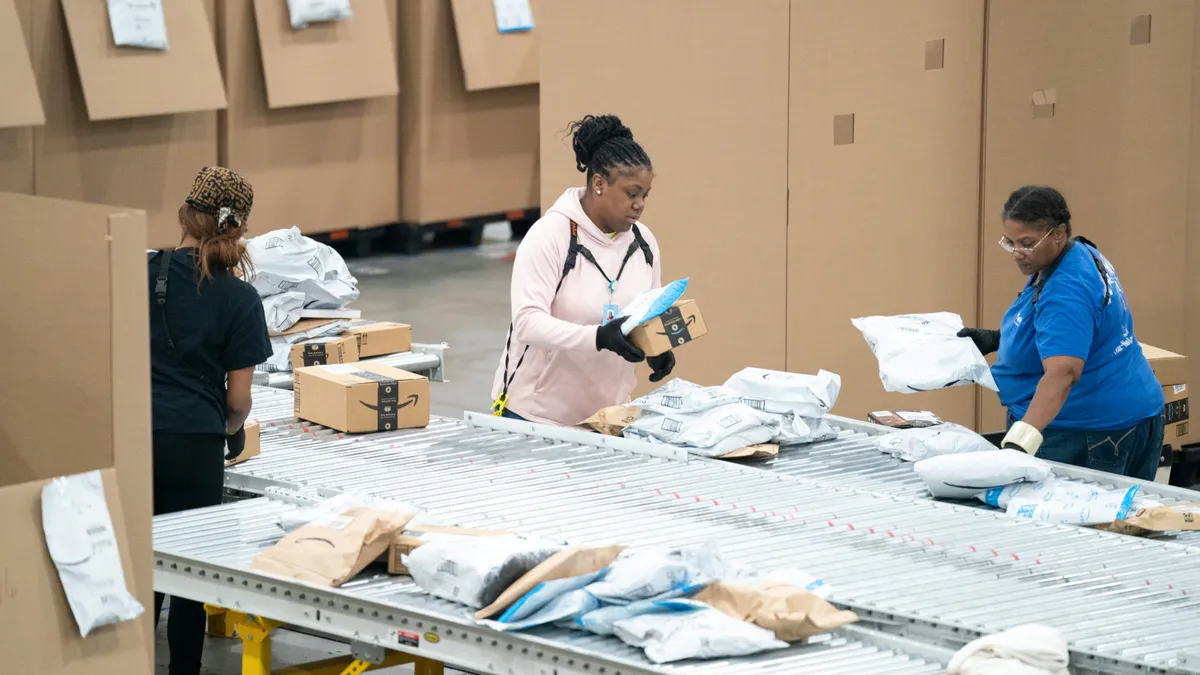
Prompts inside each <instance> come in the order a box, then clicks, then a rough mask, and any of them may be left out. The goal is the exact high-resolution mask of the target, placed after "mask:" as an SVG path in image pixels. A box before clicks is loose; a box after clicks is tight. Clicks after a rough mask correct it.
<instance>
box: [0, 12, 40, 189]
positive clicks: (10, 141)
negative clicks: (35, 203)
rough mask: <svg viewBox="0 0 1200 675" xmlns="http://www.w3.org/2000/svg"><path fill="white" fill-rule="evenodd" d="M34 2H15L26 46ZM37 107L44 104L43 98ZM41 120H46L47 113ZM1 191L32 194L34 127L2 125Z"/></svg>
mask: <svg viewBox="0 0 1200 675" xmlns="http://www.w3.org/2000/svg"><path fill="white" fill-rule="evenodd" d="M32 3H33V0H15V4H14V7H15V8H16V9H17V16H18V19H19V20H20V25H21V36H22V40H23V42H24V44H25V45H27V46H28V45H29V44H30V40H31V38H32V36H33V32H32V24H31V21H30V14H31V12H32ZM27 48H28V47H27ZM26 58H28V52H26ZM35 85H36V83H35ZM38 107H39V108H40V107H41V97H39V98H38ZM42 122H43V123H44V122H45V115H44V114H43V118H42ZM0 192H18V193H21V194H33V129H31V128H29V127H7V128H0Z"/></svg>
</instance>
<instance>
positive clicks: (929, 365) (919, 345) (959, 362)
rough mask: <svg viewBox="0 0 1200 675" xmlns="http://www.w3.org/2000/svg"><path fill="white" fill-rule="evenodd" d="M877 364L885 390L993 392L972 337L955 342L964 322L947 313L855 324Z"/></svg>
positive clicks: (876, 318)
mask: <svg viewBox="0 0 1200 675" xmlns="http://www.w3.org/2000/svg"><path fill="white" fill-rule="evenodd" d="M852 322H853V323H854V327H855V328H857V329H859V330H860V331H862V334H863V337H864V338H865V339H866V341H867V345H868V346H870V347H871V351H872V352H873V353H874V354H875V357H876V358H877V359H878V360H879V379H880V380H881V381H882V382H883V388H884V389H885V390H887V391H891V392H898V393H901V394H911V393H915V392H922V391H934V390H937V389H946V388H947V387H958V386H963V385H968V384H979V385H981V386H984V387H987V388H988V389H991V390H992V391H997V388H996V381H995V380H994V379H992V371H991V369H990V368H989V367H988V363H987V360H985V359H984V358H983V354H982V353H980V351H979V348H978V347H976V346H975V343H974V342H972V341H971V339H970V338H960V337H958V331H960V330H962V328H963V322H962V317H960V316H959V315H957V314H951V313H949V312H937V313H934V314H904V315H901V316H868V317H864V318H861V319H853V320H852Z"/></svg>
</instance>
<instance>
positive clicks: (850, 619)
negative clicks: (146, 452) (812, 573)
mask: <svg viewBox="0 0 1200 675" xmlns="http://www.w3.org/2000/svg"><path fill="white" fill-rule="evenodd" d="M695 599H696V600H698V601H700V602H703V603H706V604H709V605H711V606H712V607H713V608H715V609H718V610H720V611H721V612H723V613H725V614H727V615H729V616H731V617H733V618H735V619H741V620H742V621H746V622H748V623H752V624H754V625H755V626H758V627H760V628H765V629H767V630H769V631H773V632H774V633H775V637H777V638H779V639H780V640H783V641H784V642H796V641H797V640H803V639H805V638H810V637H812V636H814V635H822V634H824V633H828V632H829V631H831V630H834V629H837V628H841V627H842V626H845V625H846V624H849V623H854V622H855V621H858V615H857V614H855V613H854V612H851V611H847V610H840V609H838V608H836V607H834V606H833V605H831V604H829V603H828V602H826V601H825V600H822V599H821V598H819V597H817V596H816V595H814V594H812V593H809V592H808V591H806V590H804V589H803V588H800V587H799V586H789V585H784V584H775V583H771V582H766V583H761V584H754V585H742V584H731V583H726V582H723V581H719V582H717V583H714V584H711V585H709V586H708V587H707V588H705V589H704V590H703V591H700V594H699V595H697V596H696V598H695Z"/></svg>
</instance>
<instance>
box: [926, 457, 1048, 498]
mask: <svg viewBox="0 0 1200 675" xmlns="http://www.w3.org/2000/svg"><path fill="white" fill-rule="evenodd" d="M913 469H914V470H915V471H916V472H917V475H918V476H920V477H921V480H923V481H925V485H926V486H927V487H928V488H929V492H930V494H932V495H933V496H934V497H936V498H939V499H971V498H973V497H977V496H979V495H980V494H983V493H984V492H987V491H988V490H990V489H992V488H996V487H1004V486H1006V485H1012V484H1013V483H1020V482H1023V481H1024V482H1029V483H1037V482H1040V481H1044V480H1046V479H1047V478H1049V477H1050V473H1051V471H1050V465H1049V464H1047V463H1046V462H1045V461H1043V460H1040V459H1038V458H1036V457H1031V456H1030V455H1027V454H1025V453H1023V452H1016V451H1014V450H987V451H984V452H968V453H965V454H956V455H941V456H939V457H931V458H929V459H923V460H921V461H919V462H917V463H916V464H914V465H913Z"/></svg>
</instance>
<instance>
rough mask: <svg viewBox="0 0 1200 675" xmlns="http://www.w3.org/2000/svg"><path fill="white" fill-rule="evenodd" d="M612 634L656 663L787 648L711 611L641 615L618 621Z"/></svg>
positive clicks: (761, 631)
mask: <svg viewBox="0 0 1200 675" xmlns="http://www.w3.org/2000/svg"><path fill="white" fill-rule="evenodd" d="M697 604H699V603H697ZM613 630H614V632H615V634H616V636H617V637H618V638H620V639H621V641H622V642H624V643H625V644H628V645H631V646H634V647H640V648H642V649H644V650H645V652H646V658H648V659H650V660H651V661H653V662H654V663H673V662H675V661H682V660H684V659H718V658H728V657H733V656H749V655H751V654H758V653H759V652H765V651H769V650H772V649H784V648H786V647H787V646H788V645H787V643H786V642H783V641H782V640H779V639H777V638H776V637H775V634H774V633H772V632H771V631H769V630H766V629H765V628H759V627H758V626H755V625H753V624H750V623H746V622H745V621H741V620H739V619H735V618H733V617H731V616H727V615H726V614H724V613H722V612H719V611H717V610H715V609H712V608H711V607H710V608H701V609H694V610H692V611H680V612H670V613H665V614H642V615H640V616H636V617H633V618H631V619H625V620H622V621H617V622H616V623H615V624H613Z"/></svg>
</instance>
